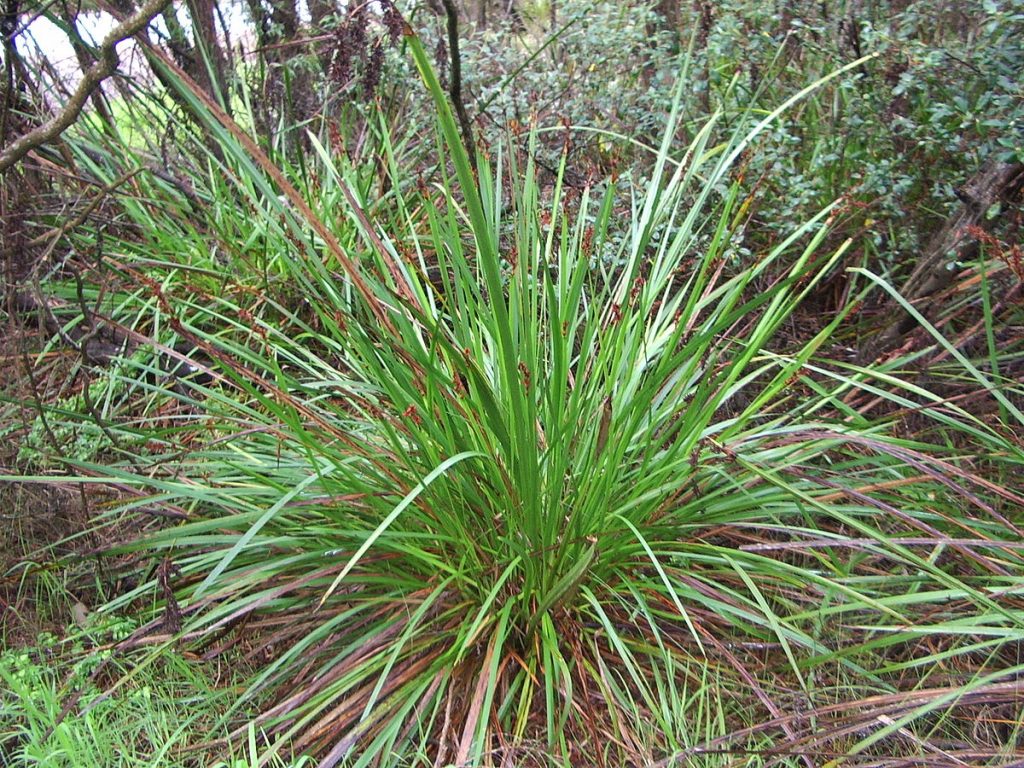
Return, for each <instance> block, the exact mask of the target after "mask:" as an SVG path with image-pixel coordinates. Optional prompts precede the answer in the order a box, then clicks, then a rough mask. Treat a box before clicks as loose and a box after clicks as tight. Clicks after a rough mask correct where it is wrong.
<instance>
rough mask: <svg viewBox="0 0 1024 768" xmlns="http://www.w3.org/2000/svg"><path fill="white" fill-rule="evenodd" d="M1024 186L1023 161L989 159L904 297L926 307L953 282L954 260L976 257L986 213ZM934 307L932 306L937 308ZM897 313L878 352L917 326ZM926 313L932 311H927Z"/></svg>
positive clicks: (910, 280)
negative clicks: (978, 232)
mask: <svg viewBox="0 0 1024 768" xmlns="http://www.w3.org/2000/svg"><path fill="white" fill-rule="evenodd" d="M1022 185H1024V164H1022V163H1000V162H994V161H993V162H988V163H986V164H985V165H984V166H982V168H981V169H980V170H979V171H978V172H977V173H976V174H975V175H974V176H973V177H972V178H971V179H970V180H969V181H968V182H967V183H966V184H964V186H963V188H962V189H960V190H958V191H957V197H959V198H960V202H961V203H962V205H961V206H960V207H959V208H958V209H957V211H956V212H955V213H954V214H953V215H952V216H950V217H949V218H948V219H947V220H946V223H945V225H943V227H942V229H940V230H939V231H938V232H937V233H936V234H935V236H934V237H933V238H932V239H931V241H930V242H929V243H928V245H927V247H926V248H925V249H924V253H923V254H922V255H921V258H920V259H919V260H918V262H917V266H916V267H915V268H914V271H913V272H912V273H911V275H910V277H909V278H907V281H906V283H904V284H903V287H902V288H901V289H900V293H901V294H902V295H903V297H904V298H905V299H907V300H908V301H910V302H911V303H912V304H914V305H915V306H918V307H924V305H925V303H926V302H927V300H928V299H929V298H931V297H932V296H934V295H935V294H937V293H939V292H940V291H942V290H943V289H945V288H946V287H948V286H949V285H950V284H951V283H952V282H953V278H954V277H956V275H957V272H956V271H955V270H953V269H950V268H949V267H950V265H951V262H963V261H969V260H970V259H971V258H973V256H974V253H975V249H976V248H977V245H978V240H977V238H976V237H975V235H974V234H973V232H974V231H975V230H974V228H975V227H979V226H982V225H984V224H987V223H988V222H987V221H986V218H985V215H986V212H987V211H988V210H989V209H990V208H991V207H992V206H993V205H994V204H995V203H997V202H999V201H1001V200H1008V199H1010V198H1012V197H1013V196H1014V195H1015V194H1016V193H1017V192H1018V191H1019V190H1020V189H1021V186H1022ZM934 309H935V308H934V307H933V308H931V310H932V311H934ZM892 311H893V313H894V314H895V315H896V318H895V320H894V322H892V323H890V324H889V328H888V330H887V331H886V332H885V333H884V334H883V336H882V338H881V340H880V343H879V351H884V350H887V349H890V348H892V347H893V346H896V343H897V342H898V341H899V339H900V338H901V337H902V336H903V335H904V334H906V333H908V332H909V331H911V330H912V329H913V328H914V327H915V326H916V324H917V323H916V322H915V320H914V319H913V318H912V317H910V315H909V314H908V313H907V312H906V311H904V310H902V309H900V308H899V307H894V308H893V310H892ZM924 314H926V315H927V314H930V313H929V312H925V313H924Z"/></svg>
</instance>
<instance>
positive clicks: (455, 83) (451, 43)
mask: <svg viewBox="0 0 1024 768" xmlns="http://www.w3.org/2000/svg"><path fill="white" fill-rule="evenodd" d="M441 2H442V4H443V5H444V12H445V14H446V15H447V16H448V55H449V57H450V58H451V65H452V79H451V82H450V83H449V85H448V93H449V95H450V96H451V98H452V104H454V105H455V114H456V115H457V116H458V118H459V127H460V128H461V129H462V143H463V144H464V145H465V147H466V154H468V155H469V162H470V164H471V165H472V166H473V173H476V172H477V168H476V140H475V139H474V138H473V124H472V123H471V122H470V121H469V113H468V112H466V105H465V104H464V103H463V101H462V56H461V55H460V54H459V15H458V11H456V10H455V3H454V2H453V0H441Z"/></svg>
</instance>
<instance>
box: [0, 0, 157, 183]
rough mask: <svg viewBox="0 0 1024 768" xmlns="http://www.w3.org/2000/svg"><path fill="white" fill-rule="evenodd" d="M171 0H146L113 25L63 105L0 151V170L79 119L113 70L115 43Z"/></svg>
mask: <svg viewBox="0 0 1024 768" xmlns="http://www.w3.org/2000/svg"><path fill="white" fill-rule="evenodd" d="M168 2H170V0H148V2H146V3H145V4H144V5H142V6H141V7H140V8H139V9H138V10H136V11H135V13H133V14H132V15H131V16H129V17H128V18H127V19H125V20H124V21H122V22H121V23H120V24H118V25H117V26H116V27H114V28H113V29H112V30H111V31H110V33H109V34H107V36H106V37H105V38H103V42H102V43H100V49H99V57H98V58H97V60H96V63H94V64H93V65H92V66H91V67H89V69H87V70H86V71H85V74H84V76H83V77H82V81H81V82H80V83H79V84H78V87H77V88H75V91H74V93H72V94H71V98H70V99H68V103H67V104H66V105H65V106H64V108H63V109H62V110H61V111H60V112H58V113H57V114H56V115H54V116H53V117H52V118H51V119H50V120H48V121H47V122H45V123H43V124H42V125H40V126H39V127H38V128H34V129H33V130H31V131H29V132H28V133H26V134H25V135H24V136H21V137H19V138H18V139H16V140H15V141H13V142H11V144H10V145H9V146H8V147H6V148H5V149H4V150H3V152H2V153H0V173H5V172H6V171H7V170H8V169H10V168H11V167H12V166H13V165H14V164H15V163H17V162H18V161H20V160H21V159H22V158H23V157H25V155H27V154H28V153H29V152H31V151H32V150H33V149H36V148H37V147H40V146H42V145H43V144H45V143H46V142H48V141H52V140H53V139H55V138H57V137H58V136H60V135H61V134H62V133H63V132H64V131H66V130H67V129H68V128H70V127H71V125H72V124H73V123H74V122H75V120H77V119H78V116H79V115H80V114H81V113H82V110H83V109H84V108H85V104H86V102H87V101H88V100H89V97H90V96H91V95H92V93H93V91H95V90H96V89H97V88H99V87H100V84H101V83H102V82H103V81H104V80H106V79H107V78H108V77H110V76H111V75H112V74H114V70H115V69H117V65H118V63H119V60H118V58H117V44H118V43H120V42H121V41H122V40H126V39H127V38H129V37H132V36H133V35H135V34H137V33H138V32H140V31H141V30H143V29H145V27H146V26H147V25H148V24H149V22H150V21H152V20H153V17H154V16H156V15H157V14H158V13H160V11H161V10H162V9H163V7H164V6H165V5H167V3H168Z"/></svg>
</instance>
